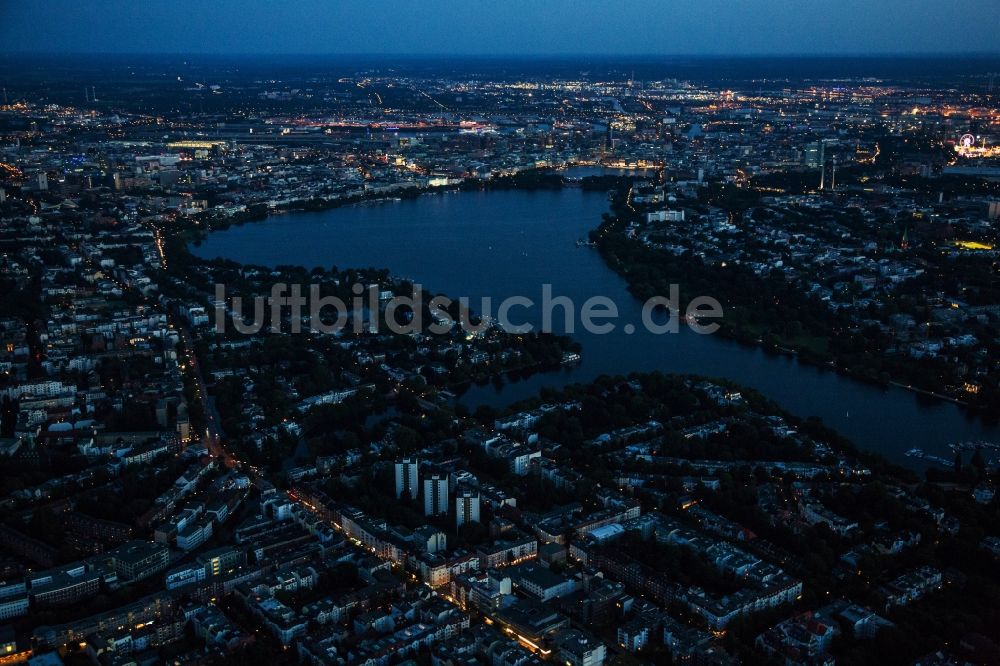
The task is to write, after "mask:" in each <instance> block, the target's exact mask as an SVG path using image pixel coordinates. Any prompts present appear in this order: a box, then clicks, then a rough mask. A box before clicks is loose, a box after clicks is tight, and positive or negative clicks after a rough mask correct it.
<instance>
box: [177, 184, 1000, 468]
mask: <svg viewBox="0 0 1000 666" xmlns="http://www.w3.org/2000/svg"><path fill="white" fill-rule="evenodd" d="M607 209H608V202H607V199H606V197H605V195H603V194H598V193H590V192H583V191H581V190H579V189H563V190H559V191H554V192H549V191H543V192H524V191H507V192H462V193H451V194H440V195H430V196H422V197H420V198H418V199H416V200H406V201H389V202H384V203H377V204H374V205H359V206H350V207H345V208H337V209H333V210H328V211H323V212H319V213H297V214H291V215H284V216H277V217H274V218H272V219H270V220H268V221H267V222H265V223H256V224H248V225H245V226H242V227H233V228H230V229H228V230H225V231H220V232H216V233H213V234H212V235H211V236H210V237H209V238H208V239H207V240H206V241H205V242H204V243H202V244H201V245H200V246H196V247H193V248H192V251H193V252H194V253H195V254H196V255H198V256H200V257H204V258H214V257H225V258H227V259H232V260H235V261H239V262H243V263H254V264H262V265H266V266H275V265H280V264H297V265H303V266H306V267H309V268H312V267H315V266H323V267H330V266H333V265H336V266H338V267H341V268H347V267H358V268H361V267H368V266H375V267H380V268H382V267H384V268H389V269H390V270H391V271H392V272H393V273H394V274H396V275H399V276H402V277H405V278H408V279H411V280H413V281H414V282H419V283H421V284H422V285H424V286H425V287H426V288H428V289H430V290H432V291H436V292H442V293H446V294H448V295H449V296H452V297H458V296H468V297H470V298H471V299H472V300H471V303H472V306H473V308H474V309H475V310H477V311H482V309H483V308H482V307H481V302H480V299H481V298H482V297H491V298H492V299H493V308H494V310H495V308H496V306H497V303H499V301H501V300H502V299H503V298H505V297H508V296H513V295H523V296H527V297H529V298H532V299H534V300H535V301H536V302H538V303H540V302H541V298H542V285H543V284H545V283H549V284H551V285H552V293H553V294H554V295H555V296H568V297H570V298H571V299H572V300H573V301H574V302H575V303H576V304H577V307H579V304H582V303H583V302H584V301H585V300H586V299H588V298H590V297H592V296H607V297H609V298H611V299H612V300H613V301H614V302H615V303H616V304H617V307H618V310H619V318H618V320H617V321H618V325H617V326H616V328H615V331H614V332H613V333H611V334H606V335H595V334H590V333H587V332H585V331H583V330H582V327H581V326H577V327H576V328H577V331H576V333H575V334H574V337H575V338H576V339H577V340H578V341H579V342H580V343H581V344H582V345H583V361H582V362H581V363H580V364H579V365H577V366H575V367H573V368H571V369H563V370H560V371H556V372H550V373H540V374H536V375H534V376H532V377H531V378H529V379H526V380H520V381H513V382H508V383H506V384H504V385H503V386H501V387H499V388H498V387H496V386H494V385H492V384H490V385H485V386H473V387H471V388H470V389H469V390H468V391H467V392H466V393H465V394H464V396H463V397H462V402H463V403H464V404H466V405H468V406H469V407H473V408H474V407H476V406H478V405H481V404H490V405H494V406H498V407H500V406H504V405H506V404H509V403H511V402H514V401H516V400H520V399H523V398H527V397H530V396H532V395H535V394H536V393H537V392H538V390H539V389H540V388H542V387H545V386H550V387H559V386H562V385H565V384H568V383H575V382H586V381H589V380H592V379H593V378H595V377H597V376H598V375H601V374H617V373H621V374H624V373H628V372H632V371H650V370H661V371H664V372H679V373H697V374H702V375H708V376H715V377H725V378H728V379H731V380H734V381H737V382H740V383H742V384H746V385H748V386H752V387H753V388H756V389H758V390H759V391H761V392H762V393H764V394H765V395H767V396H769V397H770V398H773V399H774V400H776V401H777V402H779V403H780V404H781V405H782V406H784V407H785V408H787V409H788V410H789V411H791V412H793V413H795V414H797V415H799V416H802V417H807V416H813V415H815V416H819V417H821V418H822V419H823V421H824V422H825V423H826V424H827V425H829V426H831V427H833V428H835V429H837V430H838V431H840V432H841V433H843V434H844V435H846V436H847V437H849V438H851V439H852V440H853V441H854V442H856V443H857V444H858V445H859V446H861V447H863V448H865V449H869V450H873V451H877V452H879V453H882V454H883V455H884V456H886V457H887V458H889V459H890V460H892V461H894V462H897V463H900V464H904V465H907V466H909V467H914V468H919V467H920V466H921V463H919V462H918V461H916V460H914V459H911V458H906V457H905V456H904V453H905V452H906V451H907V450H908V449H910V448H913V447H920V448H923V449H925V450H927V451H928V452H931V453H935V454H938V455H944V456H946V457H950V454H949V452H948V450H947V448H946V445H947V444H948V443H949V442H956V441H965V440H983V439H987V440H998V439H1000V429H998V427H997V426H996V425H989V424H984V423H983V422H982V421H980V420H978V419H974V418H971V417H969V416H968V415H966V414H965V413H963V412H962V411H961V410H960V409H959V408H958V407H956V406H955V405H952V404H949V403H943V402H935V401H929V400H928V399H925V398H920V397H918V396H916V395H914V394H913V393H910V392H908V391H905V390H902V389H881V388H878V387H875V386H870V385H867V384H863V383H861V382H857V381H854V380H852V379H849V378H846V377H842V376H840V375H837V374H836V373H833V372H829V371H825V370H821V369H818V368H814V367H811V366H808V365H803V364H800V363H799V362H798V361H796V360H795V359H792V358H788V357H782V356H772V355H768V354H765V353H764V352H763V351H761V350H760V349H757V348H752V347H746V346H743V345H739V344H737V343H735V342H732V341H728V340H725V339H722V338H720V337H718V336H706V335H698V334H696V333H693V332H691V331H690V330H688V329H687V327H686V326H684V325H682V326H681V332H680V333H679V334H676V335H654V334H652V333H649V332H646V331H645V330H644V329H643V327H642V326H641V325H640V322H641V317H640V312H641V303H640V302H639V301H637V300H636V299H635V298H633V297H632V296H631V294H629V293H628V291H627V289H626V286H625V282H624V281H623V280H622V279H621V278H620V277H619V276H618V275H617V274H616V273H615V272H614V271H612V270H611V269H610V268H608V267H607V266H606V265H605V264H604V262H603V261H602V259H601V257H600V255H599V254H598V252H597V251H596V250H594V249H591V248H587V247H578V246H577V244H576V241H577V240H579V239H581V238H585V237H586V235H587V232H589V231H590V230H591V229H592V228H594V227H596V226H597V225H598V224H599V222H600V216H601V213H603V212H605V211H606V210H607ZM683 305H684V304H682V306H683ZM513 312H514V314H512V317H511V318H512V319H513V320H514V321H519V318H518V316H517V315H518V313H521V312H525V311H524V310H515V311H513ZM557 312H558V311H557ZM526 315H527V313H526ZM525 318H526V319H527V318H529V317H527V316H526V317H525ZM530 319H531V320H532V321H533V323H535V324H536V325H537V324H538V322H539V321H540V307H539V308H536V309H535V310H534V312H533V316H532V317H530ZM560 319H561V318H560V317H558V316H557V317H556V321H557V322H558V321H560ZM627 322H633V323H634V324H636V332H635V333H634V334H632V335H627V334H626V333H625V332H624V331H623V327H624V324H625V323H627Z"/></svg>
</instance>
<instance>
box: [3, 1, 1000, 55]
mask: <svg viewBox="0 0 1000 666" xmlns="http://www.w3.org/2000/svg"><path fill="white" fill-rule="evenodd" d="M998 27H1000V0H937V1H934V0H823V1H822V2H820V1H818V0H627V1H623V2H615V1H614V0H550V1H547V0H499V1H492V0H490V1H477V0H465V1H464V2H454V1H451V0H408V1H407V0H402V1H400V0H395V1H387V2H379V1H378V0H369V1H359V2H341V1H338V0H264V1H254V0H196V1H192V0H179V1H177V0H175V1H171V0H152V1H145V0H128V1H119V0H45V1H44V2H28V1H24V2H20V1H16V0H0V52H24V51H32V52H77V53H83V52H99V53H106V52H129V53H310V54H322V53H410V54H481V55H506V54H532V55H534V54H538V55H558V54H580V53H585V54H666V55H671V54H699V55H714V54H727V55H728V54H799V53H801V54H869V53H870V54H885V53H969V52H997V51H998V50H1000V46H998V42H997V29H998Z"/></svg>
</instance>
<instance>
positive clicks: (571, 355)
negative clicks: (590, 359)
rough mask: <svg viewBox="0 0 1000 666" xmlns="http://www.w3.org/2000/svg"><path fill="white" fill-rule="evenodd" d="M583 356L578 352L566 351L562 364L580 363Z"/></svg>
mask: <svg viewBox="0 0 1000 666" xmlns="http://www.w3.org/2000/svg"><path fill="white" fill-rule="evenodd" d="M581 358H582V357H581V356H580V355H579V354H577V353H576V352H566V353H565V354H563V355H562V361H561V362H562V364H563V365H568V364H570V363H579V362H580V359H581Z"/></svg>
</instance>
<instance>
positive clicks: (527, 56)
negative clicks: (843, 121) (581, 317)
mask: <svg viewBox="0 0 1000 666" xmlns="http://www.w3.org/2000/svg"><path fill="white" fill-rule="evenodd" d="M25 56H28V57H30V56H36V57H60V58H62V57H65V58H70V57H78V56H105V57H107V56H176V57H192V56H200V57H241V58H246V57H256V58H274V57H295V58H303V57H319V58H479V59H497V60H499V59H509V60H533V59H542V58H555V59H573V58H646V59H660V58H921V57H929V58H961V57H966V58H967V57H1000V50H996V51H884V52H882V51H876V52H842V53H840V52H815V53H810V52H805V53H803V52H787V53H773V52H745V53H641V52H636V53H586V52H553V53H544V52H535V53H446V52H436V53H431V52H428V53H412V52H406V53H404V52H400V53H393V52H374V51H372V52H294V51H273V52H249V51H234V52H220V51H188V52H183V51H34V50H17V51H0V57H4V58H6V57H25Z"/></svg>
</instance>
